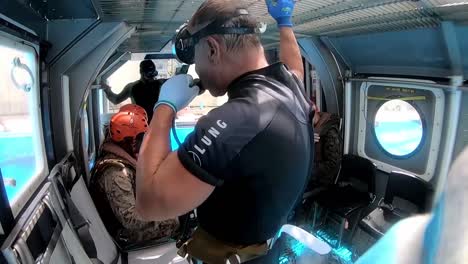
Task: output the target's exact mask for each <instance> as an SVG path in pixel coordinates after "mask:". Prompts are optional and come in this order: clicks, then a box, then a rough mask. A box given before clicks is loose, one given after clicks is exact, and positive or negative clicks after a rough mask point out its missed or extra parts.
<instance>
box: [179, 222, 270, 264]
mask: <svg viewBox="0 0 468 264" xmlns="http://www.w3.org/2000/svg"><path fill="white" fill-rule="evenodd" d="M268 249H269V246H268V244H267V243H266V242H265V243H263V244H255V245H250V246H238V245H233V244H229V243H225V242H222V241H220V240H217V239H216V238H214V237H213V236H211V235H210V234H208V233H207V232H206V231H204V230H203V229H201V228H197V230H195V232H194V233H193V235H192V238H191V239H190V240H189V241H187V242H186V243H185V244H184V245H183V246H182V247H181V248H180V250H179V252H178V254H179V255H180V256H181V257H186V256H187V255H188V256H190V257H193V258H195V259H197V260H200V261H203V262H204V263H207V264H226V261H227V260H228V259H229V260H230V263H231V264H234V263H243V262H246V261H249V260H252V259H255V258H258V257H261V256H264V255H266V254H267V253H268ZM236 255H237V257H236ZM233 259H238V260H239V261H240V262H237V261H234V262H233V261H232V260H233Z"/></svg>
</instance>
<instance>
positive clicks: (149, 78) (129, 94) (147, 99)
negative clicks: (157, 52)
mask: <svg viewBox="0 0 468 264" xmlns="http://www.w3.org/2000/svg"><path fill="white" fill-rule="evenodd" d="M140 75H141V78H140V79H139V80H137V81H135V82H132V83H129V84H127V85H126V86H125V88H124V89H123V90H122V92H120V93H119V94H114V93H113V92H112V90H111V87H110V86H108V85H106V84H104V85H103V87H104V88H105V89H104V92H105V93H106V95H107V99H109V101H111V102H112V103H113V104H120V103H122V102H123V101H125V100H127V99H128V98H130V99H131V100H132V103H133V104H137V105H139V106H141V107H143V108H144V109H145V111H146V113H147V114H148V122H149V121H151V118H152V117H153V107H154V104H155V103H156V102H157V101H158V99H159V92H160V90H161V85H162V83H163V80H156V79H155V78H156V77H157V76H158V71H157V70H156V66H155V65H154V62H153V61H152V60H144V61H142V62H141V63H140Z"/></svg>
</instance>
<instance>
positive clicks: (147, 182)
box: [136, 0, 314, 264]
mask: <svg viewBox="0 0 468 264" xmlns="http://www.w3.org/2000/svg"><path fill="white" fill-rule="evenodd" d="M267 6H268V10H269V12H270V14H271V15H272V17H273V18H275V20H276V21H277V22H278V26H279V31H280V59H281V61H282V62H279V63H275V64H272V65H269V64H268V62H267V60H266V58H265V53H264V49H263V46H262V44H261V41H260V37H259V34H260V33H261V32H262V29H263V28H262V27H260V26H259V23H258V22H257V21H256V18H255V17H254V16H252V15H250V14H249V12H248V10H247V5H245V3H244V2H243V1H227V0H207V1H205V2H204V3H203V4H202V5H201V7H200V8H199V9H198V11H196V13H195V14H194V15H193V17H192V18H191V19H190V22H189V23H188V25H186V26H184V27H182V28H180V29H179V31H178V33H177V35H176V37H175V40H174V44H175V47H174V48H175V51H176V53H177V54H176V55H177V57H178V58H179V60H181V61H183V62H184V63H186V64H195V67H196V72H197V73H198V75H199V77H200V80H201V83H202V84H203V88H205V89H206V90H207V91H209V92H210V93H211V94H212V95H213V96H223V95H225V94H227V95H228V97H229V100H228V102H227V103H225V104H224V105H222V106H220V107H219V108H217V109H214V110H212V111H211V112H210V113H208V114H207V115H206V116H204V117H203V118H201V119H200V120H199V121H198V123H197V124H196V126H195V130H194V132H193V133H192V134H190V135H189V136H188V138H187V139H186V140H185V142H184V143H183V144H182V145H181V146H180V148H179V149H178V151H176V152H171V151H170V150H171V148H170V141H169V132H170V129H171V124H172V120H173V118H174V116H175V114H176V113H177V111H179V110H181V109H183V108H184V107H185V106H187V105H188V104H189V103H190V102H191V100H193V98H194V97H195V96H197V95H198V93H199V89H200V87H198V86H197V85H195V84H194V83H193V80H192V78H191V77H190V76H187V75H177V76H175V77H173V78H171V79H169V80H167V82H165V83H164V84H163V86H162V88H161V95H160V98H159V102H158V103H157V104H156V105H155V111H154V116H153V122H152V124H151V126H150V129H149V131H148V134H147V135H146V136H145V139H144V141H143V144H142V148H141V151H140V155H139V160H138V164H137V179H136V185H137V190H136V196H137V202H136V209H137V211H138V212H139V214H140V216H141V217H142V218H143V219H147V220H162V219H168V218H171V217H174V216H178V215H182V214H184V213H187V212H189V211H190V210H193V209H194V208H197V215H198V220H199V227H198V228H197V230H196V231H195V233H194V234H193V236H192V238H191V239H190V240H189V241H188V243H187V244H185V245H184V246H183V247H182V248H181V250H182V251H185V253H188V255H190V256H191V257H192V258H195V259H197V260H200V261H202V262H205V263H228V262H226V258H228V259H229V260H230V261H231V262H230V263H236V261H237V260H239V261H240V262H242V263H249V264H250V263H278V258H279V252H280V249H281V246H282V245H281V244H282V243H280V242H281V240H279V241H280V242H278V240H277V237H278V233H279V231H280V229H281V227H282V226H283V225H284V224H286V222H287V218H288V216H289V214H290V213H291V211H292V209H293V207H294V206H295V205H296V204H297V201H298V200H299V198H300V197H301V195H302V192H303V190H304V187H305V184H306V181H307V178H308V175H309V174H310V172H311V170H312V166H313V147H314V144H313V142H314V135H313V127H312V125H311V124H310V122H309V120H310V119H311V117H312V116H311V115H312V109H311V106H310V105H311V104H310V101H309V100H308V99H307V98H306V96H305V95H304V94H305V89H304V86H303V83H302V80H303V77H304V69H303V64H302V57H301V54H300V50H299V47H298V44H297V41H296V38H295V36H294V32H293V30H292V13H293V9H294V0H282V1H267ZM181 253H184V252H181ZM182 255H183V254H182ZM233 258H235V259H237V260H234V259H233Z"/></svg>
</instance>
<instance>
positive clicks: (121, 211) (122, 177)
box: [90, 105, 179, 245]
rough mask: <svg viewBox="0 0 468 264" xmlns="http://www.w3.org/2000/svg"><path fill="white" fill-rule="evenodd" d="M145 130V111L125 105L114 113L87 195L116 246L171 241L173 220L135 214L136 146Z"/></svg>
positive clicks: (177, 224)
mask: <svg viewBox="0 0 468 264" xmlns="http://www.w3.org/2000/svg"><path fill="white" fill-rule="evenodd" d="M147 129H148V121H147V118H146V112H145V110H144V109H143V108H141V107H139V106H137V105H126V106H124V107H122V109H121V112H119V113H117V114H115V115H114V116H113V117H112V119H111V121H110V124H109V129H108V132H109V133H108V134H107V136H106V139H105V141H104V143H103V145H102V146H101V153H100V158H99V160H98V161H97V163H96V167H95V168H94V170H93V176H92V180H91V188H90V189H91V192H92V194H93V199H94V201H95V204H96V207H97V209H98V211H99V214H100V215H101V218H102V220H103V221H104V224H105V225H106V227H107V230H108V231H109V233H110V234H111V235H112V236H113V237H114V238H115V240H116V241H117V242H119V244H122V245H128V244H133V243H137V242H143V241H148V240H157V239H162V238H171V237H173V236H174V235H175V233H176V230H177V229H178V226H179V222H178V220H177V219H171V220H166V221H162V222H146V221H142V220H140V218H139V216H138V214H137V213H136V211H135V166H136V158H137V156H138V151H139V149H140V144H141V141H142V139H143V136H144V133H145V132H146V131H147Z"/></svg>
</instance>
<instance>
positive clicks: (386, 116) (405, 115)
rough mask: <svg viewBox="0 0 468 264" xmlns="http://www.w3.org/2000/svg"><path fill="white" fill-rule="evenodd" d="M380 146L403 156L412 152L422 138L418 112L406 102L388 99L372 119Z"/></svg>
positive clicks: (395, 154) (390, 152)
mask: <svg viewBox="0 0 468 264" xmlns="http://www.w3.org/2000/svg"><path fill="white" fill-rule="evenodd" d="M374 131H375V135H376V137H377V141H378V142H379V144H380V146H381V147H382V148H383V149H384V150H385V151H386V152H387V153H389V154H391V155H393V156H397V157H404V156H408V155H411V154H413V153H414V152H415V151H416V150H417V149H418V147H419V145H420V144H421V142H422V139H423V132H424V131H423V124H422V120H421V115H420V114H419V112H418V111H417V110H416V108H414V107H413V106H412V105H411V104H409V103H408V102H405V101H403V100H398V99H395V100H390V101H388V102H386V103H384V104H382V105H381V106H380V108H379V110H378V111H377V114H376V116H375V121H374Z"/></svg>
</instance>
